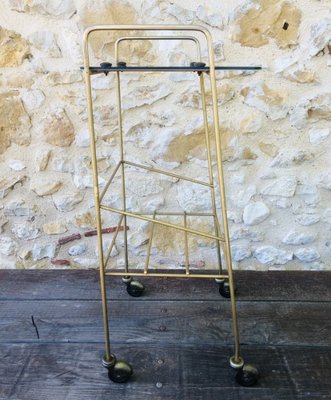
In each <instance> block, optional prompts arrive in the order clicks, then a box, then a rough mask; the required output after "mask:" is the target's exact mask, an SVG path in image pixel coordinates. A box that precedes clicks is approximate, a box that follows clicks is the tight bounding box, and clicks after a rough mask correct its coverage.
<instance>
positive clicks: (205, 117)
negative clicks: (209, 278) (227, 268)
mask: <svg viewBox="0 0 331 400" xmlns="http://www.w3.org/2000/svg"><path fill="white" fill-rule="evenodd" d="M200 92H201V99H202V111H203V120H204V127H205V136H206V149H207V159H208V170H209V183H210V185H211V202H212V208H213V213H214V226H215V236H219V234H220V232H219V229H218V228H219V223H218V216H217V210H216V199H215V187H214V176H213V164H212V158H211V150H210V140H209V128H208V114H207V102H206V91H205V81H204V77H203V74H202V73H200ZM216 252H217V263H218V269H219V271H220V275H222V274H223V270H222V259H221V246H220V242H219V240H216Z"/></svg>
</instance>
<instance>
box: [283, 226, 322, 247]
mask: <svg viewBox="0 0 331 400" xmlns="http://www.w3.org/2000/svg"><path fill="white" fill-rule="evenodd" d="M315 240H316V235H314V234H310V233H307V232H299V231H295V230H291V231H290V232H288V233H287V235H286V236H285V237H284V238H283V240H282V242H283V243H285V244H294V245H298V244H308V243H312V242H314V241H315Z"/></svg>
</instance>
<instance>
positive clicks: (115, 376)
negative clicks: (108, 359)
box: [108, 361, 133, 383]
mask: <svg viewBox="0 0 331 400" xmlns="http://www.w3.org/2000/svg"><path fill="white" fill-rule="evenodd" d="M132 374H133V370H132V367H131V365H129V364H128V363H126V362H124V361H117V362H116V364H115V365H114V366H113V367H112V368H109V370H108V377H109V379H110V380H111V381H113V382H116V383H125V382H127V381H128V380H129V379H130V377H131V375H132Z"/></svg>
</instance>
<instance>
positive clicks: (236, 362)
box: [204, 31, 243, 367]
mask: <svg viewBox="0 0 331 400" xmlns="http://www.w3.org/2000/svg"><path fill="white" fill-rule="evenodd" d="M204 34H205V37H206V39H207V43H208V54H209V66H210V82H211V92H212V102H213V116H214V125H215V139H216V155H217V170H218V180H219V187H220V193H221V206H222V220H223V229H224V238H225V259H226V264H227V270H228V275H229V286H230V296H231V312H232V322H233V334H234V356H233V357H232V358H231V360H230V364H231V366H233V367H236V366H237V367H240V366H242V364H243V360H242V358H241V357H240V344H239V329H238V319H237V308H236V299H235V291H234V284H233V272H232V259H231V248H230V238H229V227H228V219H227V209H226V198H225V188H224V175H223V165H222V145H221V135H220V128H219V116H218V104H217V87H216V76H215V63H214V49H213V43H212V38H211V35H210V33H209V32H208V31H205V32H204Z"/></svg>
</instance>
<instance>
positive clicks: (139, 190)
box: [127, 174, 163, 197]
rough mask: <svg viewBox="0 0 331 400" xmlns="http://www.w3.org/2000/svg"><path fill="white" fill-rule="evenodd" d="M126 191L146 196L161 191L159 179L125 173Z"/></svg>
mask: <svg viewBox="0 0 331 400" xmlns="http://www.w3.org/2000/svg"><path fill="white" fill-rule="evenodd" d="M127 182H128V192H129V193H131V194H134V195H135V196H138V197H148V196H151V195H154V194H158V193H160V192H162V191H163V186H162V184H161V181H160V179H157V178H155V177H151V176H146V175H145V176H143V175H142V174H141V175H140V176H139V174H136V175H131V176H129V175H127Z"/></svg>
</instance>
